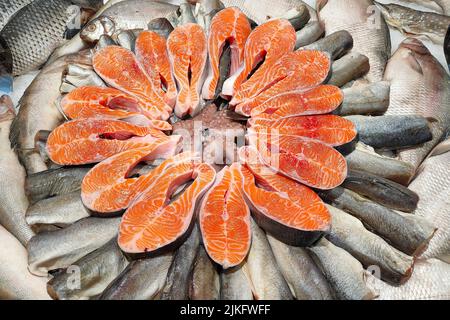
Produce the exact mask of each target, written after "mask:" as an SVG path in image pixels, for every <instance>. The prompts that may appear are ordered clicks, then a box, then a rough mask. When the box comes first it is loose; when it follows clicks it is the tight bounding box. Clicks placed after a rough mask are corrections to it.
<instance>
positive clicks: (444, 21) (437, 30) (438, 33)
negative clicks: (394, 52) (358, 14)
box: [376, 2, 450, 44]
mask: <svg viewBox="0 0 450 320" xmlns="http://www.w3.org/2000/svg"><path fill="white" fill-rule="evenodd" d="M376 4H377V6H378V8H380V11H381V13H382V14H383V16H384V19H385V20H386V22H387V23H388V24H389V25H390V26H391V27H394V28H396V29H398V30H399V31H400V32H401V33H403V34H404V35H407V36H425V37H427V38H428V39H430V40H431V41H433V42H434V43H437V44H443V43H444V38H445V33H446V32H447V28H448V26H449V25H450V17H449V16H446V15H442V14H438V13H434V12H424V11H419V10H414V9H411V8H408V7H404V6H400V5H398V4H394V3H391V4H382V3H378V2H377V3H376Z"/></svg>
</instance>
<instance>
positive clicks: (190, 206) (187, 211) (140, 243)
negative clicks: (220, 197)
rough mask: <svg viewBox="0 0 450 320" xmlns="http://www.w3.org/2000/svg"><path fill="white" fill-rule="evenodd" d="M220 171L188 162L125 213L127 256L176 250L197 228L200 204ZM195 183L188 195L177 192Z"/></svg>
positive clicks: (162, 178)
mask: <svg viewBox="0 0 450 320" xmlns="http://www.w3.org/2000/svg"><path fill="white" fill-rule="evenodd" d="M215 176H216V172H215V170H214V168H213V167H212V166H210V165H209V164H206V163H201V164H198V163H195V162H194V161H191V162H185V163H182V164H178V165H175V166H172V167H170V168H168V169H166V170H165V171H164V174H162V175H161V176H160V177H159V178H158V179H157V180H156V181H155V182H154V183H153V184H152V185H151V186H150V187H149V188H148V189H147V190H146V191H144V192H143V193H142V195H141V196H140V197H138V198H137V199H136V200H135V201H134V202H133V204H132V205H131V206H130V207H129V208H128V210H127V211H126V212H125V214H124V216H123V218H122V222H121V224H120V230H119V238H118V242H119V246H120V248H121V249H122V250H123V251H124V252H127V253H147V252H154V251H158V252H159V251H160V250H164V249H168V248H170V249H173V247H176V246H177V245H179V242H180V241H184V240H185V238H186V236H187V235H188V233H189V231H190V230H191V227H192V226H193V221H194V220H193V216H194V209H195V206H196V202H197V201H198V199H200V198H201V196H202V195H203V194H204V193H205V192H206V191H207V190H208V189H209V188H210V187H211V186H212V184H213V183H214V179H215ZM191 180H193V182H192V184H191V185H190V186H189V187H187V188H186V189H185V190H184V192H182V193H181V194H180V195H178V196H177V197H176V199H172V201H171V196H172V194H173V192H174V191H175V190H176V189H177V188H178V187H180V186H182V185H183V184H185V183H187V182H189V181H191Z"/></svg>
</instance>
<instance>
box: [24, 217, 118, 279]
mask: <svg viewBox="0 0 450 320" xmlns="http://www.w3.org/2000/svg"><path fill="white" fill-rule="evenodd" d="M119 223H120V218H92V217H89V218H85V219H82V220H80V221H78V222H76V223H74V224H72V225H71V226H69V227H67V228H65V229H60V230H57V231H49V232H43V233H39V234H38V235H36V236H34V237H33V238H31V240H30V241H29V242H28V245H27V250H28V264H29V270H30V272H31V273H33V274H36V275H47V272H48V271H50V270H56V269H61V268H67V267H69V266H70V265H71V264H72V263H74V262H75V261H77V260H78V259H80V258H82V257H84V256H85V255H87V254H88V253H90V252H92V251H94V250H96V249H98V248H99V247H101V246H103V245H104V244H105V243H107V242H108V241H109V240H111V239H112V238H113V237H115V236H116V235H117V230H118V227H119Z"/></svg>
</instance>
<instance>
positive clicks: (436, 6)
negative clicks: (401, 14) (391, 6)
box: [400, 0, 450, 16]
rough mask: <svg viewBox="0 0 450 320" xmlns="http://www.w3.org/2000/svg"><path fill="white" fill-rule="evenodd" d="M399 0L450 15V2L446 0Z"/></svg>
mask: <svg viewBox="0 0 450 320" xmlns="http://www.w3.org/2000/svg"><path fill="white" fill-rule="evenodd" d="M400 2H406V3H416V4H419V5H421V6H423V7H425V8H429V9H432V10H434V11H436V12H437V13H442V14H445V15H447V16H448V15H450V2H449V1H448V0H400Z"/></svg>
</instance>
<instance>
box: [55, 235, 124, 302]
mask: <svg viewBox="0 0 450 320" xmlns="http://www.w3.org/2000/svg"><path fill="white" fill-rule="evenodd" d="M127 265H128V261H127V259H126V258H125V256H124V255H123V253H122V251H121V250H120V248H119V246H118V245H117V239H116V238H113V239H111V240H110V241H109V242H108V243H106V244H105V245H104V246H102V247H100V248H98V249H97V250H95V251H93V252H91V253H89V254H88V255H87V256H85V257H83V258H81V259H80V260H78V261H76V262H74V263H73V264H72V265H71V266H70V267H69V268H67V269H64V270H61V271H59V272H58V273H57V274H55V275H53V278H52V279H51V280H50V281H49V282H48V285H47V288H48V292H49V294H50V296H51V297H52V298H53V299H58V300H80V299H83V300H85V299H90V298H92V297H95V296H97V295H99V294H101V293H102V292H103V291H104V290H105V289H106V287H107V286H108V284H109V283H110V282H111V281H113V280H114V279H115V278H116V277H117V276H118V275H119V274H120V273H121V272H122V271H123V270H124V269H125V268H126V266H127Z"/></svg>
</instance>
